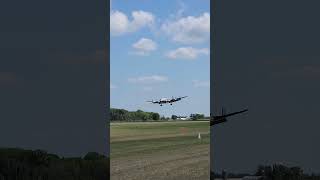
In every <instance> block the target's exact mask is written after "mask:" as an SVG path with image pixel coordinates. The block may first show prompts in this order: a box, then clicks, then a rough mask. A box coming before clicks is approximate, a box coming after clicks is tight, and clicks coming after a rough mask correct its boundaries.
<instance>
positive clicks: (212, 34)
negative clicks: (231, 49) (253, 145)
mask: <svg viewBox="0 0 320 180" xmlns="http://www.w3.org/2000/svg"><path fill="white" fill-rule="evenodd" d="M215 18H216V0H212V1H210V118H211V117H212V116H213V115H214V105H215V104H214V91H213V87H214V86H215V70H214V69H215V62H216V26H215V24H214V22H215V21H214V19H215ZM212 137H213V128H212V127H210V166H209V170H210V179H212V180H213V179H214V175H213V142H214V141H213V138H212Z"/></svg>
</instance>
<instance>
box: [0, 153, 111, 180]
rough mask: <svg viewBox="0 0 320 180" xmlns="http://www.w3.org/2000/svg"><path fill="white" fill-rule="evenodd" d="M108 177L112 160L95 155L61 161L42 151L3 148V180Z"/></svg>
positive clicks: (0, 177)
mask: <svg viewBox="0 0 320 180" xmlns="http://www.w3.org/2000/svg"><path fill="white" fill-rule="evenodd" d="M109 176H110V171H109V158H107V157H106V156H104V155H101V154H98V153H96V152H89V153H87V154H86V155H85V156H84V157H74V158H64V157H62V158H61V157H59V156H57V155H55V154H49V153H47V152H46V151H43V150H34V151H33V150H24V149H17V148H2V149H0V180H17V179H19V180H96V179H106V180H107V179H109Z"/></svg>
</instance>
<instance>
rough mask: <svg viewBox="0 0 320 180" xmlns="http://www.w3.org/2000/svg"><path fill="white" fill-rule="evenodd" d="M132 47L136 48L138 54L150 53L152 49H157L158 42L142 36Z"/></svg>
mask: <svg viewBox="0 0 320 180" xmlns="http://www.w3.org/2000/svg"><path fill="white" fill-rule="evenodd" d="M132 47H133V48H134V49H135V54H137V55H149V53H150V52H151V51H154V50H156V49H157V44H156V43H155V42H154V41H152V40H151V39H147V38H141V39H140V40H139V41H138V42H136V43H134V44H133V45H132Z"/></svg>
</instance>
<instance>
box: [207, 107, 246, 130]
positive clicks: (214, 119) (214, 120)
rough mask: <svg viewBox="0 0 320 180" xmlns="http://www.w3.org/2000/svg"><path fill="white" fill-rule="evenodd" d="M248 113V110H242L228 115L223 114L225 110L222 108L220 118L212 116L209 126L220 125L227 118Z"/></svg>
mask: <svg viewBox="0 0 320 180" xmlns="http://www.w3.org/2000/svg"><path fill="white" fill-rule="evenodd" d="M246 111H248V109H244V110H242V111H237V112H233V113H229V114H225V110H224V108H222V109H221V115H220V116H213V117H212V118H211V119H210V126H213V125H216V124H220V123H224V122H226V121H227V117H229V116H234V115H236V114H241V113H244V112H246Z"/></svg>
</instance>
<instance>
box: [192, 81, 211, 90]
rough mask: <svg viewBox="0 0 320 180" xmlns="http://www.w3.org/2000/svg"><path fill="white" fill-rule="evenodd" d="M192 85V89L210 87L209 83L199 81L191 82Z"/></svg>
mask: <svg viewBox="0 0 320 180" xmlns="http://www.w3.org/2000/svg"><path fill="white" fill-rule="evenodd" d="M192 84H193V86H194V87H196V88H198V87H210V82H209V81H199V80H193V81H192Z"/></svg>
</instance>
